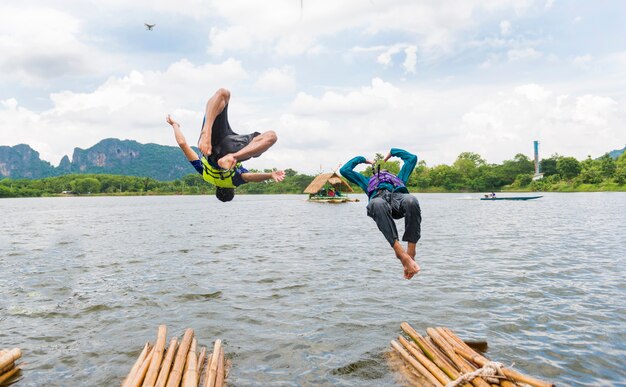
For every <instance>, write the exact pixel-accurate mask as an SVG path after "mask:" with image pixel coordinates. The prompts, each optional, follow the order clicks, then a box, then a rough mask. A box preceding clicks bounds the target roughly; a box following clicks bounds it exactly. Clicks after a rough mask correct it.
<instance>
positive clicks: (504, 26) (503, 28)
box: [500, 20, 511, 36]
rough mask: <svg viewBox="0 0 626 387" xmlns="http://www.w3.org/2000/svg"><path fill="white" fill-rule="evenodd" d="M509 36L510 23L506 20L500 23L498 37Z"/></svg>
mask: <svg viewBox="0 0 626 387" xmlns="http://www.w3.org/2000/svg"><path fill="white" fill-rule="evenodd" d="M510 34H511V22H510V21H508V20H502V21H501V22H500V35H502V36H507V35H510Z"/></svg>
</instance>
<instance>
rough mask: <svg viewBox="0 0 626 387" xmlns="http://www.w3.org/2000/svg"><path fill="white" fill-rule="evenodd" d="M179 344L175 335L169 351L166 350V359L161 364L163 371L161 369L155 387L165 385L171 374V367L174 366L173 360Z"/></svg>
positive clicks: (163, 386) (168, 348)
mask: <svg viewBox="0 0 626 387" xmlns="http://www.w3.org/2000/svg"><path fill="white" fill-rule="evenodd" d="M177 346H178V338H176V337H174V338H173V339H172V340H171V341H170V345H169V347H167V351H166V352H165V359H164V360H163V364H161V371H159V377H158V378H157V381H156V384H155V387H165V383H166V382H167V377H168V376H170V368H171V367H172V361H173V360H174V355H175V354H176V347H177Z"/></svg>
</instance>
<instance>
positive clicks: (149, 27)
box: [143, 23, 156, 31]
mask: <svg viewBox="0 0 626 387" xmlns="http://www.w3.org/2000/svg"><path fill="white" fill-rule="evenodd" d="M143 25H144V26H146V30H148V31H152V29H153V28H154V26H156V24H148V23H143Z"/></svg>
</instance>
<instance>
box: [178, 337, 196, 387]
mask: <svg viewBox="0 0 626 387" xmlns="http://www.w3.org/2000/svg"><path fill="white" fill-rule="evenodd" d="M197 346H198V341H197V340H196V339H193V341H192V342H191V348H189V353H188V354H187V365H186V366H185V369H186V370H185V375H184V376H183V383H182V386H183V387H197V386H198V358H197V355H196V348H197Z"/></svg>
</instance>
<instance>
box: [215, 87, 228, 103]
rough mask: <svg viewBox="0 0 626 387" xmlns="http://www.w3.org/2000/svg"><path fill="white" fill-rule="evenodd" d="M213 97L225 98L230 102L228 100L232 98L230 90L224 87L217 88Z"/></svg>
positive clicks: (224, 99)
mask: <svg viewBox="0 0 626 387" xmlns="http://www.w3.org/2000/svg"><path fill="white" fill-rule="evenodd" d="M212 98H215V99H217V100H223V101H225V102H226V103H228V101H229V100H230V91H228V90H226V89H224V88H219V89H217V91H216V92H215V94H214V95H213V97H212Z"/></svg>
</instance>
